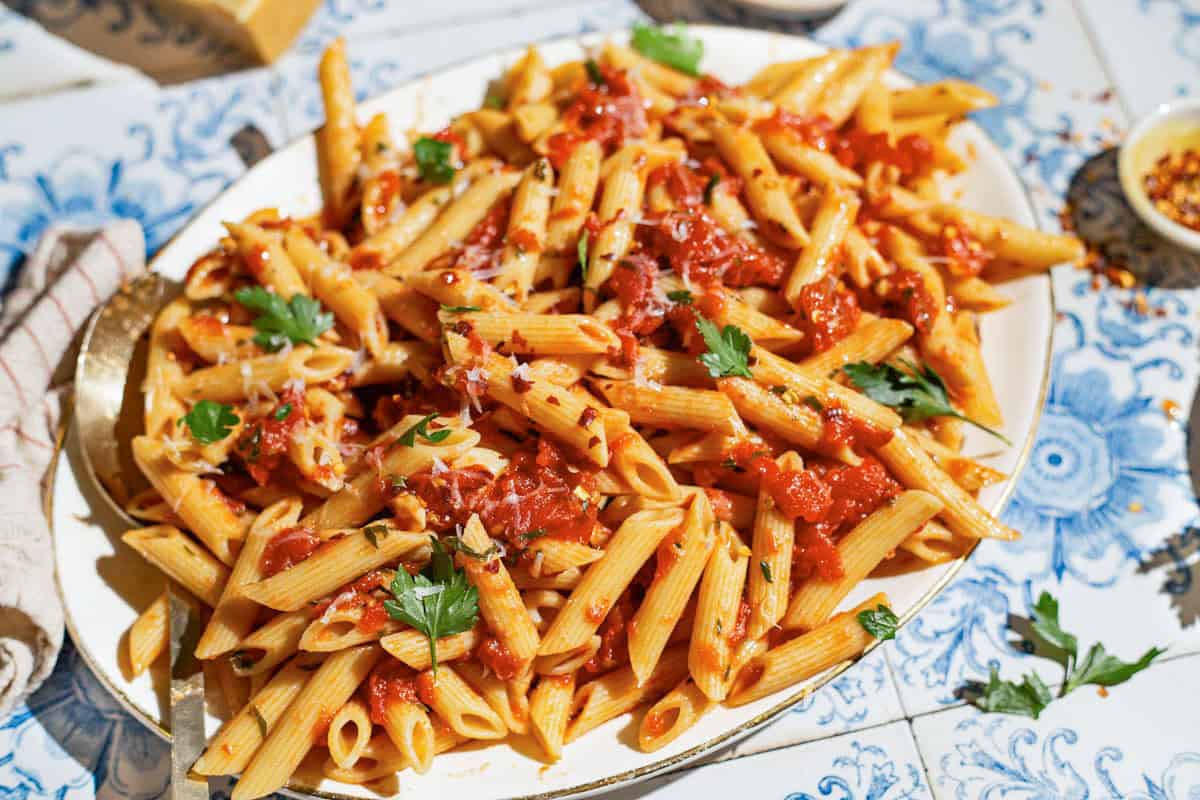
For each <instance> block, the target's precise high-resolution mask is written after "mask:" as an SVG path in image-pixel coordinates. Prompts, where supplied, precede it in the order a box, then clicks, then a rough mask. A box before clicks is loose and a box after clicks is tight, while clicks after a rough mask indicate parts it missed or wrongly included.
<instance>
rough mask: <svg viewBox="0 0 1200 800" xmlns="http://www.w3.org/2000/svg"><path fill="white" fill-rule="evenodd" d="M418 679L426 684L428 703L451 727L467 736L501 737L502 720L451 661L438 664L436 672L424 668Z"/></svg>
mask: <svg viewBox="0 0 1200 800" xmlns="http://www.w3.org/2000/svg"><path fill="white" fill-rule="evenodd" d="M417 681H418V682H422V681H423V682H425V685H426V686H427V687H428V688H429V692H428V696H429V698H430V701H431V702H430V705H431V706H433V710H434V711H436V712H437V715H438V717H439V718H440V719H441V720H442V721H444V722H445V723H446V724H447V725H448V726H449V727H450V729H451V730H452V731H454V732H455V733H457V734H458V735H459V736H465V737H466V738H468V739H503V738H504V737H505V736H507V735H508V728H507V727H506V726H505V724H504V720H502V719H500V716H499V715H498V714H497V713H496V712H495V711H493V710H492V709H491V707H490V706H489V705H488V704H487V703H486V702H485V701H484V699H483V698H482V697H480V696H479V695H478V694H476V692H475V690H474V689H472V688H471V687H470V686H469V685H468V684H467V682H466V681H464V680H463V679H462V678H461V677H459V674H458V673H457V672H456V671H455V669H454V667H452V666H451V665H450V664H439V665H438V670H437V673H436V674H434V673H433V672H423V673H421V674H420V675H419V676H417Z"/></svg>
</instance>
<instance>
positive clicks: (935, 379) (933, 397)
mask: <svg viewBox="0 0 1200 800" xmlns="http://www.w3.org/2000/svg"><path fill="white" fill-rule="evenodd" d="M902 363H903V364H904V366H905V368H906V369H907V370H908V371H907V372H905V371H904V370H901V369H898V368H896V367H893V366H892V365H891V364H878V365H875V364H870V363H868V362H866V361H860V362H858V363H857V364H847V365H845V366H844V367H842V371H843V372H845V373H846V375H848V376H849V378H850V380H851V381H852V382H853V383H854V385H855V386H857V387H858V388H859V389H861V390H862V391H863V393H864V394H866V395H867V397H869V398H871V399H872V400H874V401H875V402H876V403H882V404H883V405H885V406H891V407H892V408H894V409H896V410H897V411H899V412H900V416H901V417H903V418H904V421H905V422H920V421H921V420H923V419H929V418H930V417H955V418H957V419H961V420H962V421H963V422H966V423H968V424H970V425H974V426H975V427H976V428H979V429H980V430H981V431H985V432H987V433H990V434H991V435H992V436H995V437H996V438H997V439H1000V440H1001V441H1002V442H1004V443H1005V444H1012V442H1010V441H1009V440H1008V439H1007V438H1005V436H1004V434H1002V433H1000V432H999V431H995V430H993V429H991V428H989V427H987V426H986V425H982V424H980V423H978V422H976V421H975V420H973V419H971V418H970V417H967V416H965V415H963V414H960V413H959V412H958V411H956V410H955V409H954V407H953V406H952V405H950V395H949V393H948V392H947V391H946V384H945V383H944V382H943V381H942V376H940V375H938V374H937V372H935V371H934V370H933V367H930V366H928V365H926V366H925V367H924V368H919V367H917V365H916V364H913V363H912V362H911V361H903V362H902Z"/></svg>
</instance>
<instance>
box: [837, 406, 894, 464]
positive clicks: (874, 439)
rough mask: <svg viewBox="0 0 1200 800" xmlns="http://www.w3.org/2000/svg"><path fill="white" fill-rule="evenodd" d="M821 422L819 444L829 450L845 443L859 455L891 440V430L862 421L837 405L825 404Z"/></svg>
mask: <svg viewBox="0 0 1200 800" xmlns="http://www.w3.org/2000/svg"><path fill="white" fill-rule="evenodd" d="M821 422H822V423H823V424H824V427H823V428H822V430H821V444H822V445H823V446H825V447H826V448H828V449H830V450H832V449H835V448H837V447H839V446H842V445H845V446H846V447H849V448H850V449H851V450H853V451H854V452H856V453H858V454H860V455H861V454H863V453H867V452H870V451H872V450H874V449H875V448H877V447H883V446H884V445H885V444H887V443H888V442H890V441H891V440H892V432H891V431H889V430H885V429H883V428H876V427H875V426H874V425H870V424H868V423H866V422H863V421H862V420H860V419H858V418H857V417H854V416H853V415H851V414H850V413H849V412H848V411H846V409H844V408H842V407H841V406H839V405H827V406H825V408H823V409H822V410H821Z"/></svg>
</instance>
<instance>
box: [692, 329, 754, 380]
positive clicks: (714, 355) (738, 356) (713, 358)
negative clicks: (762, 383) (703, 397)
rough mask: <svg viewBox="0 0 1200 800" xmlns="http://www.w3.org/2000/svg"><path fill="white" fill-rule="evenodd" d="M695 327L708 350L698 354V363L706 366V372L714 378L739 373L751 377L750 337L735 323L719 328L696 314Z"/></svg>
mask: <svg viewBox="0 0 1200 800" xmlns="http://www.w3.org/2000/svg"><path fill="white" fill-rule="evenodd" d="M696 329H697V330H699V331H700V335H701V336H703V337H704V344H705V345H707V346H708V352H707V353H704V354H702V355H701V356H700V363H701V364H703V365H704V366H706V367H708V374H709V375H711V376H712V377H714V378H725V377H729V376H731V375H740V376H741V377H743V378H752V377H754V376H753V375H751V374H750V366H749V364H750V346H751V344H752V342H751V341H750V337H749V336H747V335H746V334H745V332H744V331H743V330H742V329H741V328H739V327H737V326H736V325H726V326H725V327H724V328H722V329H719V330H718V328H717V326H716V325H715V324H714V323H712V322H710V321H709V320H707V319H705V318H704V317H702V316H700V315H699V314H697V315H696Z"/></svg>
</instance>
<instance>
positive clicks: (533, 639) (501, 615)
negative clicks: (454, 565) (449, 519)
mask: <svg viewBox="0 0 1200 800" xmlns="http://www.w3.org/2000/svg"><path fill="white" fill-rule="evenodd" d="M462 544H463V545H465V547H464V548H462V549H460V550H459V552H458V555H457V557H456V560H457V562H458V565H459V567H460V568H462V569H464V570H466V573H467V578H468V580H470V581H471V583H472V584H473V585H474V586H475V588H476V589H478V590H479V615H480V616H481V617H483V620H484V622H486V623H487V625H488V627H489V628H491V630H492V631H493V633H494V634H495V636H496V638H497V639H499V640H500V643H501V645H503V646H504V649H505V650H507V651H508V652H509V653H510V654H512V656H513V658H515V659H517V660H519V661H522V662H524V661H529V660H530V659H532V658H533V657H534V656H535V655H536V654H537V652H538V631H537V628H536V627H534V624H533V620H532V619H530V618H529V614H528V612H527V611H526V610H525V605H524V603H522V602H521V595H520V593H519V592H518V591H517V587H516V586H515V585H514V584H513V581H512V578H511V577H510V576H509V574H508V568H507V567H505V566H504V563H503V562H502V561H501V560H500V551H499V550H498V549H497V548H496V547H495V546H494V544H493V542H492V539H491V537H489V536H488V535H487V532H486V531H484V529H483V523H482V522H480V521H479V515H477V514H472V515H471V518H470V519H469V520H468V521H467V524H466V526H465V527H464V529H463V533H462ZM466 548H470V550H467V549H466ZM472 553H477V554H486V555H484V556H483V557H480V556H478V555H472Z"/></svg>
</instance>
